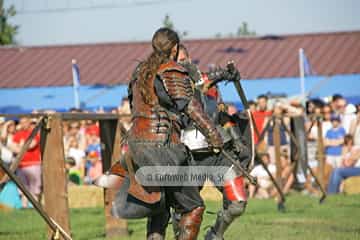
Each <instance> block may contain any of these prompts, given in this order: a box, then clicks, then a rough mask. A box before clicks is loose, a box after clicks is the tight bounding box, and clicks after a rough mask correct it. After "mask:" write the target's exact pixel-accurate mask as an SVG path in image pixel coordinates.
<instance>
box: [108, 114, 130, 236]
mask: <svg viewBox="0 0 360 240" xmlns="http://www.w3.org/2000/svg"><path fill="white" fill-rule="evenodd" d="M119 124H120V120H118V122H117V125H116V133H115V140H114V145H113V152H112V156H111V163H112V164H113V163H115V162H116V161H118V160H119V158H120V155H121V145H120V144H121V138H122V136H121V133H120V125H119ZM115 194H116V191H115V190H113V189H104V201H105V203H104V205H105V220H106V224H105V231H106V237H107V238H113V237H119V236H128V235H129V232H128V224H127V221H126V220H125V219H118V218H115V217H113V216H112V215H111V206H112V202H113V200H114V198H115Z"/></svg>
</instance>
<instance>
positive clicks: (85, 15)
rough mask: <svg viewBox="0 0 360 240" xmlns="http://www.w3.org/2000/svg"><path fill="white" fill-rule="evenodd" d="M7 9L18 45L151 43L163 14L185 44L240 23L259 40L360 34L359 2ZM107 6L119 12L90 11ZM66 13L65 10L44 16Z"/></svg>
mask: <svg viewBox="0 0 360 240" xmlns="http://www.w3.org/2000/svg"><path fill="white" fill-rule="evenodd" d="M5 4H6V5H9V4H15V6H16V7H17V9H18V11H19V13H18V14H17V15H16V16H15V17H14V18H13V19H12V22H13V23H16V24H18V25H19V26H20V29H19V34H18V35H17V41H18V43H19V44H20V45H53V44H71V43H98V42H119V41H134V40H136V41H142V40H150V39H151V36H152V34H153V32H154V31H155V30H156V29H157V28H158V27H160V26H161V23H162V20H163V19H164V16H165V14H169V15H170V17H171V19H172V20H173V22H174V24H175V27H176V28H177V29H178V30H181V31H183V30H187V31H188V32H189V36H188V37H187V38H189V39H190V38H192V39H193V38H208V37H213V36H215V34H216V33H222V34H223V35H226V34H227V33H230V32H233V33H235V32H236V30H237V28H238V27H239V26H240V25H241V22H243V21H247V22H248V24H249V27H250V29H251V30H255V31H256V32H257V33H258V34H259V35H264V34H286V33H308V32H328V31H348V30H360V17H356V16H358V14H357V13H358V11H359V9H360V1H358V0H342V1H339V0H297V1H291V0H288V1H286V0H267V1H266V0H223V1H219V0H207V1H206V0H178V1H176V0H5ZM109 4H110V5H118V6H119V7H116V8H89V7H94V6H95V7H96V6H104V5H109ZM64 8H66V9H68V10H66V11H63V10H60V11H48V10H54V9H64ZM71 9H73V10H71ZM39 10H40V11H39ZM42 10H46V11H42Z"/></svg>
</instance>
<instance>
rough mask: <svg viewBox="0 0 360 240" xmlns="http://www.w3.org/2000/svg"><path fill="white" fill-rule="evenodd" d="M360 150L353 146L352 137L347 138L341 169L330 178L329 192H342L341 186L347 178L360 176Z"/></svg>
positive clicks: (336, 170)
mask: <svg viewBox="0 0 360 240" xmlns="http://www.w3.org/2000/svg"><path fill="white" fill-rule="evenodd" d="M359 158H360V148H359V147H358V146H353V141H352V137H351V135H347V136H346V145H345V147H344V151H343V156H342V164H341V168H337V169H334V171H333V172H332V174H331V176H330V180H329V186H328V192H329V194H335V193H338V192H339V191H340V185H341V183H342V181H343V180H344V179H346V178H349V177H352V176H360V163H359Z"/></svg>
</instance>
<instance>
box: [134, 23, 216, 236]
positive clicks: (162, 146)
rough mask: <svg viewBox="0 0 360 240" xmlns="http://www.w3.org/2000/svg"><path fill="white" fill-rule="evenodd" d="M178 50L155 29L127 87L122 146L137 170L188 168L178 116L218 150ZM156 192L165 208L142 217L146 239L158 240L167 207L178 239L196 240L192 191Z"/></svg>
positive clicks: (197, 205) (197, 213)
mask: <svg viewBox="0 0 360 240" xmlns="http://www.w3.org/2000/svg"><path fill="white" fill-rule="evenodd" d="M178 47H179V38H178V35H177V34H176V33H175V32H174V31H172V30H170V29H168V28H160V29H159V30H158V31H156V32H155V34H154V36H153V39H152V48H153V52H152V53H151V55H150V56H149V57H148V58H147V59H146V60H145V61H144V62H142V63H141V64H140V65H139V66H138V67H137V70H136V73H135V74H134V76H135V77H133V79H132V81H131V82H130V85H129V100H130V103H131V111H132V127H131V129H130V130H129V133H128V144H129V151H130V153H131V156H132V159H133V163H134V165H135V166H136V167H137V168H141V167H143V166H184V165H189V164H190V158H191V153H190V152H189V151H188V149H187V147H186V146H185V145H184V144H182V143H181V141H180V133H181V129H182V128H183V127H184V126H183V124H182V121H181V117H182V116H186V117H188V118H189V119H191V120H192V121H193V122H194V123H195V124H196V125H197V126H198V127H199V130H200V131H201V132H202V134H203V135H204V136H206V137H207V140H208V142H209V146H210V147H211V148H212V150H213V151H220V149H221V147H222V145H223V143H222V139H221V136H220V134H219V133H218V131H217V130H216V128H215V126H214V124H213V123H212V122H211V121H210V119H209V117H208V116H207V114H205V112H204V110H203V108H202V105H201V104H200V103H199V101H198V100H197V99H196V98H195V97H194V95H193V90H192V88H191V79H190V77H189V74H188V71H187V70H186V69H185V68H184V67H182V66H181V65H179V64H178V63H177V62H176V61H175V60H176V58H177V54H178ZM160 189H161V194H162V199H163V198H165V208H166V209H165V211H163V210H162V207H158V208H157V210H158V212H156V211H153V212H152V213H151V214H148V216H147V217H148V224H147V238H148V239H154V240H155V239H159V240H160V239H164V236H165V230H166V225H167V222H168V219H169V217H170V215H169V211H168V208H169V207H173V208H174V209H176V210H177V211H178V212H181V218H180V221H179V228H180V230H179V237H178V239H181V240H187V239H196V238H197V235H198V232H199V228H200V224H201V221H202V215H203V211H204V205H203V201H202V199H201V197H200V195H199V192H198V189H197V187H195V186H179V187H161V188H160ZM160 201H161V200H160ZM161 206H163V205H161ZM159 209H160V210H159Z"/></svg>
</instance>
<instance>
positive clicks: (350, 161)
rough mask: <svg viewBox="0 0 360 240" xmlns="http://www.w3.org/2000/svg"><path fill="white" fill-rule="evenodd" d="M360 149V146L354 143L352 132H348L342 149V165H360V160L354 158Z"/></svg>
mask: <svg viewBox="0 0 360 240" xmlns="http://www.w3.org/2000/svg"><path fill="white" fill-rule="evenodd" d="M359 151H360V146H355V145H354V139H353V137H352V136H351V135H350V134H347V135H346V136H345V138H344V146H343V149H342V154H341V156H342V163H341V167H354V166H355V167H360V161H357V160H358V159H356V158H354V156H357V153H358V152H359Z"/></svg>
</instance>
